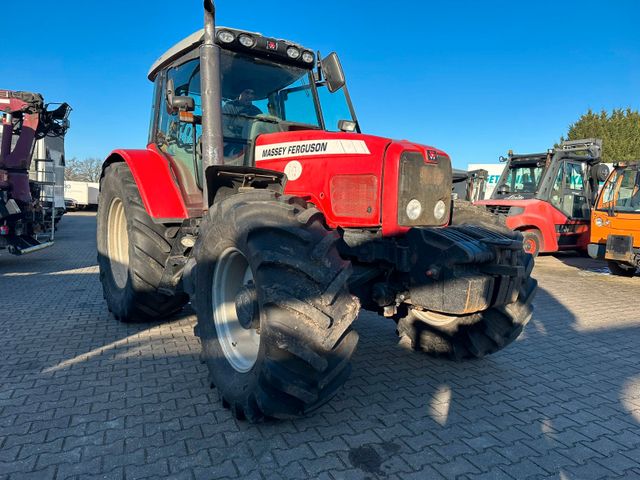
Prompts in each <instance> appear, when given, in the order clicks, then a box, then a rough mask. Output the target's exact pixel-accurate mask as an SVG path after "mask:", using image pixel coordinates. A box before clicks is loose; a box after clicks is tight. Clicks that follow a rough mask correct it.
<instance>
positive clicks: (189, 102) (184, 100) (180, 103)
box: [171, 97, 196, 112]
mask: <svg viewBox="0 0 640 480" xmlns="http://www.w3.org/2000/svg"><path fill="white" fill-rule="evenodd" d="M171 108H173V110H174V111H175V110H178V111H179V112H193V111H194V110H195V109H196V101H195V100H194V99H193V98H192V97H173V100H172V102H171Z"/></svg>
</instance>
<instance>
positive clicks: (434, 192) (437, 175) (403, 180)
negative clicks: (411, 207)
mask: <svg viewBox="0 0 640 480" xmlns="http://www.w3.org/2000/svg"><path fill="white" fill-rule="evenodd" d="M436 160H437V163H426V162H425V159H424V157H423V156H422V154H421V153H420V152H404V153H403V154H402V156H401V157H400V168H399V172H400V178H399V179H398V225H402V226H406V227H418V226H421V227H429V226H440V225H443V224H444V223H446V222H447V221H448V220H449V216H450V210H451V160H450V159H449V157H446V156H443V155H438V156H437V158H436ZM413 199H416V200H418V201H419V202H420V204H421V205H422V213H421V214H420V216H419V217H418V218H416V219H415V220H411V219H410V218H409V217H408V216H407V204H408V203H409V202H410V201H411V200H413ZM440 200H442V201H443V202H444V204H445V206H446V212H445V215H444V217H443V218H442V219H440V220H438V219H437V218H435V215H434V211H433V210H434V207H435V205H436V203H437V202H438V201H440Z"/></svg>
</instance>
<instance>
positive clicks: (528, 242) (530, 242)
mask: <svg viewBox="0 0 640 480" xmlns="http://www.w3.org/2000/svg"><path fill="white" fill-rule="evenodd" d="M523 246H524V251H525V253H529V254H531V255H533V254H534V253H536V250H537V248H536V242H535V240H534V239H532V238H525V240H524V242H523Z"/></svg>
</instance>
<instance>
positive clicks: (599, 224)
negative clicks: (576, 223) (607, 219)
mask: <svg viewBox="0 0 640 480" xmlns="http://www.w3.org/2000/svg"><path fill="white" fill-rule="evenodd" d="M603 225H604V221H603V220H602V219H601V218H600V217H596V226H597V227H601V226H603Z"/></svg>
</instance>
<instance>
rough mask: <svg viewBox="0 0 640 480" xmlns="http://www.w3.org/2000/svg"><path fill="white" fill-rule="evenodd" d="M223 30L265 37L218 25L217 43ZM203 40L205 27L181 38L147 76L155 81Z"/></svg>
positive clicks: (292, 44)
mask: <svg viewBox="0 0 640 480" xmlns="http://www.w3.org/2000/svg"><path fill="white" fill-rule="evenodd" d="M221 30H230V31H233V32H240V33H246V34H249V35H251V36H254V37H264V36H263V35H262V34H261V33H259V32H250V31H247V30H238V29H237V28H230V27H223V26H218V27H216V43H217V33H218V31H221ZM273 40H276V41H277V42H283V43H286V44H287V45H291V46H295V47H298V48H299V49H301V50H306V49H305V48H304V47H302V46H301V45H299V44H297V43H295V42H291V41H289V40H283V39H273ZM203 42H204V28H202V29H200V30H198V31H196V32H194V33H192V34H191V35H189V36H188V37H186V38H184V39H183V40H181V41H179V42H178V43H176V44H175V45H174V46H173V47H171V48H170V49H169V50H167V51H166V52H164V53H163V54H162V55H161V56H160V58H158V59H157V60H156V61H155V62H154V63H153V65H151V69H149V73H148V74H147V77H148V78H149V80H151V81H153V80H154V79H155V77H156V75H157V74H158V72H159V71H160V70H162V69H163V68H164V67H166V66H167V65H169V64H171V63H172V62H173V61H175V60H176V59H178V58H180V57H182V56H183V55H185V54H187V53H189V52H191V51H192V50H195V49H196V48H198V47H199V46H200V45H202V43H203ZM221 46H223V45H221ZM223 47H224V46H223Z"/></svg>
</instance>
